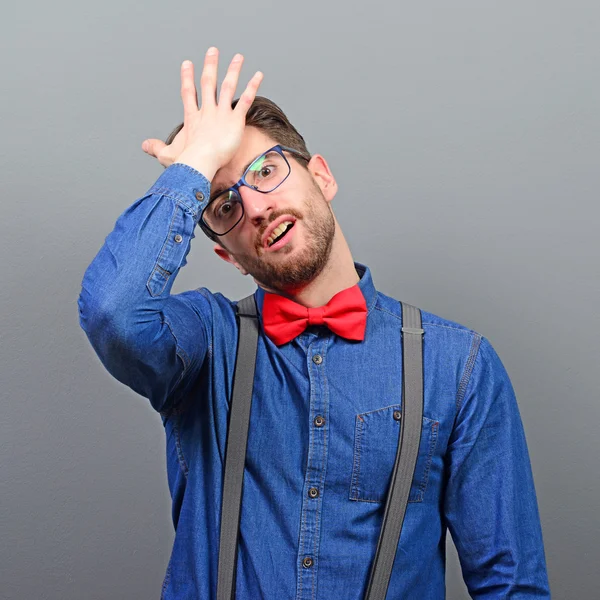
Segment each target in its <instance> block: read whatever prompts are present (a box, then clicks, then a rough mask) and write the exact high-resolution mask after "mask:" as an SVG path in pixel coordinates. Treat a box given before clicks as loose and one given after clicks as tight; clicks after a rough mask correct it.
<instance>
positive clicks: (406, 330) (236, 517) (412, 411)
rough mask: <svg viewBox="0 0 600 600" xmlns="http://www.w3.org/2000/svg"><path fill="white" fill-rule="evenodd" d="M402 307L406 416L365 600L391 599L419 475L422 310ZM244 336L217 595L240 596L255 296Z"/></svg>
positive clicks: (243, 314)
mask: <svg viewBox="0 0 600 600" xmlns="http://www.w3.org/2000/svg"><path fill="white" fill-rule="evenodd" d="M400 304H401V306H402V325H403V327H402V333H401V336H402V370H403V377H402V417H401V420H400V435H399V438H398V446H397V450H396V460H395V463H394V471H393V473H392V478H391V481H390V487H389V490H388V493H387V497H386V503H385V509H384V514H383V521H382V525H381V530H380V532H379V540H378V542H377V549H376V551H375V558H374V560H373V565H372V567H371V574H370V577H369V583H368V586H367V592H366V595H365V600H385V596H386V594H387V589H388V586H389V583H390V577H391V574H392V567H393V565H394V560H395V557H396V549H397V548H398V543H399V540H400V532H401V530H402V524H403V522H404V515H405V512H406V504H407V502H408V495H409V493H410V487H411V484H412V480H413V477H414V471H415V466H416V462H417V456H418V453H419V444H420V442H421V430H422V422H423V337H422V336H423V334H424V333H425V331H424V330H423V329H422V328H421V311H420V310H419V309H418V308H416V307H414V306H411V305H410V304H406V303H400ZM237 310H238V316H239V340H238V353H237V359H236V364H235V373H234V378H233V393H232V399H231V406H230V411H229V427H228V431H227V446H226V451H225V472H224V482H223V500H222V505H221V537H220V545H219V566H218V575H217V600H234V599H235V587H236V585H235V583H236V582H235V576H236V565H237V545H238V536H239V526H240V514H241V505H242V491H243V483H244V464H245V460H246V446H247V443H248V426H249V423H250V407H251V404H252V390H253V387H254V369H255V366H256V351H257V343H258V334H259V325H258V317H257V311H256V303H255V300H254V295H250V296H247V297H246V298H243V299H242V300H240V301H239V302H238V305H237Z"/></svg>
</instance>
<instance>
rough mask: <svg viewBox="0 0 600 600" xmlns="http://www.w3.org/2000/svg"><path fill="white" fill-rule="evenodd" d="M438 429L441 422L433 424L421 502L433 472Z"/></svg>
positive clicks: (420, 486) (422, 481)
mask: <svg viewBox="0 0 600 600" xmlns="http://www.w3.org/2000/svg"><path fill="white" fill-rule="evenodd" d="M438 428H439V422H438V421H434V422H433V423H432V424H431V440H430V441H429V453H428V455H427V461H426V462H425V472H424V474H423V478H422V479H421V483H420V485H419V491H420V492H421V495H420V498H421V500H423V496H424V495H425V490H426V489H427V484H428V483H429V471H430V470H431V461H432V458H433V452H434V450H435V447H436V445H437V438H438Z"/></svg>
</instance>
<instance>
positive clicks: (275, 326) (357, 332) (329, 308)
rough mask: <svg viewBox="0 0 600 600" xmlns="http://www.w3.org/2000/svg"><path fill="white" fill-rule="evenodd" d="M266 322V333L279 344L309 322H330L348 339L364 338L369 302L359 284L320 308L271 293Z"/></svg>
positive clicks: (265, 310) (265, 307)
mask: <svg viewBox="0 0 600 600" xmlns="http://www.w3.org/2000/svg"><path fill="white" fill-rule="evenodd" d="M262 321H263V327H264V330H265V333H266V334H267V335H268V336H269V338H270V339H271V340H272V341H273V342H274V343H275V344H277V345H278V346H281V344H285V343H286V342H289V341H290V340H293V339H294V338H295V337H296V336H297V335H300V334H301V333H302V332H303V331H304V330H305V329H306V327H308V325H327V327H329V329H331V331H333V332H334V333H337V334H338V335H340V336H342V337H344V338H347V339H350V340H362V339H364V337H365V328H366V325H367V303H366V302H365V297H364V296H363V293H362V292H361V291H360V288H359V287H358V284H356V285H354V286H352V287H349V288H347V289H345V290H342V291H341V292H338V293H337V294H336V295H335V296H333V298H331V300H330V301H329V302H328V303H327V304H325V306H318V307H316V308H307V307H306V306H302V305H301V304H298V303H297V302H294V301H293V300H290V299H289V298H285V297H283V296H280V295H279V294H271V293H268V292H267V293H265V297H264V301H263V308H262Z"/></svg>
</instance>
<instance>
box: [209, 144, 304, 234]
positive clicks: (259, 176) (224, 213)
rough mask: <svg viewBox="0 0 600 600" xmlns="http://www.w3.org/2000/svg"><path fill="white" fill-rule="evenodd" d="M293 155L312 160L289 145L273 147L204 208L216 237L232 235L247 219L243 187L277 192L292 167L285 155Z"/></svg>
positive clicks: (264, 192) (265, 191)
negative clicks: (239, 224)
mask: <svg viewBox="0 0 600 600" xmlns="http://www.w3.org/2000/svg"><path fill="white" fill-rule="evenodd" d="M284 151H286V152H290V153H291V154H295V155H296V156H298V157H299V158H302V159H303V160H305V161H307V162H308V161H309V160H310V159H309V158H307V157H306V156H305V155H304V154H302V153H301V152H298V151H297V150H294V149H293V148H287V147H286V146H280V145H277V146H273V148H269V149H268V150H267V151H265V152H263V153H262V154H261V155H260V156H259V157H258V158H256V159H255V160H254V161H253V162H252V164H251V165H250V166H249V167H248V168H247V169H246V170H245V171H244V174H243V175H242V178H241V179H240V180H239V181H238V182H237V183H236V184H235V185H232V186H231V187H230V188H228V189H226V190H225V191H223V192H220V193H219V194H218V195H217V196H215V197H214V198H213V199H211V200H210V202H209V203H208V204H207V205H206V206H205V207H204V210H203V211H202V215H201V216H200V220H201V222H202V224H203V225H204V227H206V228H207V229H208V230H209V231H210V232H211V233H213V234H214V235H225V234H226V233H229V232H230V231H231V230H232V229H233V228H234V227H235V226H236V225H237V224H238V223H239V222H240V221H241V220H242V217H243V216H244V203H243V202H242V198H241V196H240V193H239V188H240V187H242V186H243V185H245V186H247V187H249V188H252V189H253V190H256V191H257V192H261V193H262V194H268V193H269V192H272V191H273V190H275V189H277V188H278V187H279V186H280V185H281V184H282V183H283V182H284V181H285V180H286V179H287V178H288V177H289V174H290V173H291V171H292V167H291V166H290V163H289V162H288V160H287V158H286V157H285V155H284V154H283V152H284Z"/></svg>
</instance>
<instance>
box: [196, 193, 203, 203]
mask: <svg viewBox="0 0 600 600" xmlns="http://www.w3.org/2000/svg"><path fill="white" fill-rule="evenodd" d="M196 200H198V202H202V200H204V194H203V193H202V192H196Z"/></svg>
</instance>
